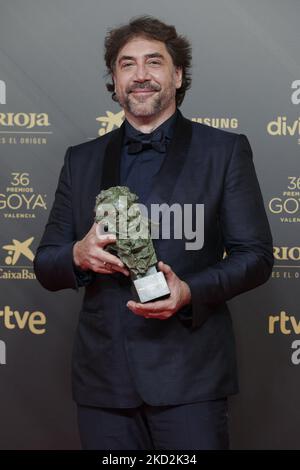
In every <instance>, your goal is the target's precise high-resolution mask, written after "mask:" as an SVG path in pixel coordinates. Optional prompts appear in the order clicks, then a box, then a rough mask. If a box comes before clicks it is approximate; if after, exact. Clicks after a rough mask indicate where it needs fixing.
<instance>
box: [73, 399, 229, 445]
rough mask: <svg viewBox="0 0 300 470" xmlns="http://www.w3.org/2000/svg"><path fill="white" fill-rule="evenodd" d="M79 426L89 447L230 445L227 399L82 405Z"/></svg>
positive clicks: (83, 440)
mask: <svg viewBox="0 0 300 470" xmlns="http://www.w3.org/2000/svg"><path fill="white" fill-rule="evenodd" d="M78 425H79V433H80V438H81V443H82V448H83V449H85V450H87V449H96V450H183V449H184V450H204V449H209V450H211V449H215V450H217V449H219V450H221V449H222V450H224V449H225V450H226V449H228V448H229V438H228V406H227V398H222V399H219V400H211V401H205V402H197V403H189V404H184V405H176V406H151V405H148V404H146V403H144V404H143V405H141V406H139V407H137V408H96V407H89V406H81V405H78Z"/></svg>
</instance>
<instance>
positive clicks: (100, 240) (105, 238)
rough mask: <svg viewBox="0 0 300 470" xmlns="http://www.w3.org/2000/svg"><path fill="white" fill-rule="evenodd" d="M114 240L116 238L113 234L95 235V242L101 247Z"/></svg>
mask: <svg viewBox="0 0 300 470" xmlns="http://www.w3.org/2000/svg"><path fill="white" fill-rule="evenodd" d="M116 241H117V238H116V236H115V235H97V237H96V244H97V245H98V246H100V247H101V248H102V247H105V246H106V245H109V244H110V243H116Z"/></svg>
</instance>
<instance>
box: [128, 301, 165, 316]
mask: <svg viewBox="0 0 300 470" xmlns="http://www.w3.org/2000/svg"><path fill="white" fill-rule="evenodd" d="M171 305H172V304H171V302H170V300H169V299H166V300H157V301H156V302H147V303H146V304H142V303H140V302H134V300H129V301H128V302H127V307H128V308H130V309H132V308H134V309H137V308H138V309H139V310H140V311H142V312H144V313H151V312H160V311H163V310H169V309H171Z"/></svg>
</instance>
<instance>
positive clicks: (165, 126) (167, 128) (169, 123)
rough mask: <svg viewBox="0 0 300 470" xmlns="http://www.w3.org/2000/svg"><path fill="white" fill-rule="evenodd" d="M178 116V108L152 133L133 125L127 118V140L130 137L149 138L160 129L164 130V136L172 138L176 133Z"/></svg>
mask: <svg viewBox="0 0 300 470" xmlns="http://www.w3.org/2000/svg"><path fill="white" fill-rule="evenodd" d="M177 116H178V110H177V108H176V111H175V112H174V113H173V114H172V116H170V117H169V118H168V119H167V120H166V121H164V122H163V123H162V124H160V126H158V127H157V128H156V129H154V131H152V132H150V133H144V132H141V131H139V130H138V129H136V128H135V127H133V126H132V125H131V124H130V123H129V122H128V121H127V119H125V141H127V140H128V139H141V138H143V136H145V138H147V139H149V138H151V136H152V135H154V134H155V133H156V132H158V131H162V132H163V134H164V136H165V137H167V138H168V139H170V140H171V139H172V137H173V133H174V126H175V122H176V119H177Z"/></svg>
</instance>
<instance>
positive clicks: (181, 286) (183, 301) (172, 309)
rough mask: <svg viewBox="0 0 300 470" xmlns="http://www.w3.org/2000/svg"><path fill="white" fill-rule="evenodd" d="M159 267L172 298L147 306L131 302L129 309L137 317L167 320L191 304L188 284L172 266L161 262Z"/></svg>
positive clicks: (128, 304) (128, 305)
mask: <svg viewBox="0 0 300 470" xmlns="http://www.w3.org/2000/svg"><path fill="white" fill-rule="evenodd" d="M158 267H159V269H160V271H162V272H163V273H164V274H165V277H166V281H167V283H168V286H169V289H170V292H171V294H170V297H169V298H168V299H165V300H157V301H156V302H148V303H145V304H141V303H138V302H134V301H133V300H129V301H128V302H127V307H128V308H129V309H130V310H131V311H132V312H133V313H135V314H136V315H141V316H142V317H145V318H158V319H160V320H167V319H168V318H169V317H171V316H172V315H174V314H175V313H176V312H177V311H178V310H179V309H180V308H182V307H184V306H185V305H188V304H189V303H190V302H191V291H190V288H189V286H188V285H187V283H186V282H184V281H182V280H181V279H179V277H178V276H176V274H175V273H174V271H172V269H171V268H170V266H168V265H167V264H165V263H163V262H162V261H160V262H159V263H158Z"/></svg>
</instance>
